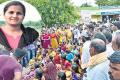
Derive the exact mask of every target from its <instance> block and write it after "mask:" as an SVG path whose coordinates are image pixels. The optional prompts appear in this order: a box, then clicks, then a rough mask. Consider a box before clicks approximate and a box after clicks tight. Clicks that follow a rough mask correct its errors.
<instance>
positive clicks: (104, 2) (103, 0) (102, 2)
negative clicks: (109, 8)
mask: <svg viewBox="0 0 120 80" xmlns="http://www.w3.org/2000/svg"><path fill="white" fill-rule="evenodd" d="M96 4H98V6H106V5H110V2H109V0H96Z"/></svg>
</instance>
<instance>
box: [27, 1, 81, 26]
mask: <svg viewBox="0 0 120 80" xmlns="http://www.w3.org/2000/svg"><path fill="white" fill-rule="evenodd" d="M26 1H27V2H29V3H31V4H32V5H34V6H35V7H36V8H37V9H38V11H39V12H40V14H41V17H42V20H43V22H44V23H45V24H46V26H53V25H55V24H58V25H60V24H66V23H74V22H75V21H76V20H77V19H79V15H78V13H77V10H76V8H75V7H74V6H72V4H71V3H69V0H26Z"/></svg>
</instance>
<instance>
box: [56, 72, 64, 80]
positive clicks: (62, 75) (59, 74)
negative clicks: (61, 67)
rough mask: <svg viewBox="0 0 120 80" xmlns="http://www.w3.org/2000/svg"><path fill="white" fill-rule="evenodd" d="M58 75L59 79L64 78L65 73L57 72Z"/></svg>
mask: <svg viewBox="0 0 120 80" xmlns="http://www.w3.org/2000/svg"><path fill="white" fill-rule="evenodd" d="M58 77H59V78H60V79H61V80H66V74H65V72H58Z"/></svg>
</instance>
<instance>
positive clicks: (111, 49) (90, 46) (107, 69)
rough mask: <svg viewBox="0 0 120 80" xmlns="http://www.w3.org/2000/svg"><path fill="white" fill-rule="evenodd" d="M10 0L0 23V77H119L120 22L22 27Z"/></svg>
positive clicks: (19, 10)
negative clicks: (0, 23) (2, 23)
mask: <svg viewBox="0 0 120 80" xmlns="http://www.w3.org/2000/svg"><path fill="white" fill-rule="evenodd" d="M25 12H26V10H25V7H24V5H23V4H22V3H20V2H19V1H11V2H10V3H8V4H7V5H6V6H5V8H4V17H5V20H6V23H5V25H3V26H1V27H0V36H1V37H0V80H120V51H119V50H120V30H119V29H120V22H119V21H117V22H113V23H109V24H108V25H106V24H104V23H102V22H98V23H95V22H90V23H89V24H77V25H74V26H72V25H70V24H67V25H61V26H57V27H51V28H47V27H46V28H45V27H44V28H42V30H41V32H39V33H38V32H37V31H36V30H35V29H33V28H29V27H27V28H26V27H24V25H23V24H22V21H23V19H24V17H25Z"/></svg>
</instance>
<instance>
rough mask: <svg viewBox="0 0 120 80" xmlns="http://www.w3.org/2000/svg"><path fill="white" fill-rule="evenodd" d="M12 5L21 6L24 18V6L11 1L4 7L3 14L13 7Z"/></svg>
mask: <svg viewBox="0 0 120 80" xmlns="http://www.w3.org/2000/svg"><path fill="white" fill-rule="evenodd" d="M13 5H15V6H21V7H22V10H23V14H24V16H25V13H26V9H25V6H24V5H23V4H22V3H21V2H19V1H11V2H9V3H8V4H6V5H5V7H4V14H5V12H6V11H7V10H8V8H9V7H10V6H13Z"/></svg>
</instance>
